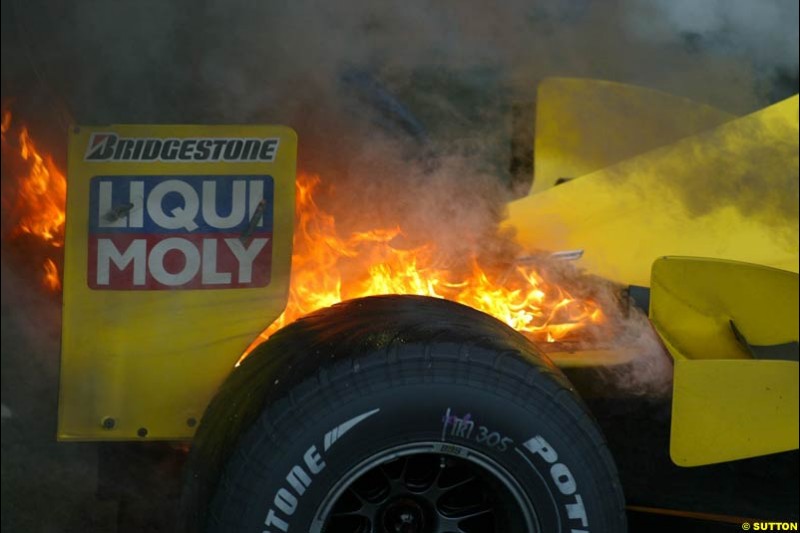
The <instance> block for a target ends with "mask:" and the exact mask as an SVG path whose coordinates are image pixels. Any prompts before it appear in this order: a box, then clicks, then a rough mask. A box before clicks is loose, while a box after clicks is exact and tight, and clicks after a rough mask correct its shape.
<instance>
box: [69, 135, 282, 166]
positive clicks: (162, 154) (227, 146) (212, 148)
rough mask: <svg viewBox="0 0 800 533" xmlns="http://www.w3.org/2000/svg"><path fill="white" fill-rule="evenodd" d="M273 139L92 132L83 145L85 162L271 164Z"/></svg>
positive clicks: (274, 150)
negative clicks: (258, 162) (263, 162)
mask: <svg viewBox="0 0 800 533" xmlns="http://www.w3.org/2000/svg"><path fill="white" fill-rule="evenodd" d="M279 141H280V139H278V138H277V137H274V138H267V139H257V138H242V137H233V138H228V137H191V138H189V137H184V138H180V139H178V138H160V137H120V136H119V135H117V134H116V133H92V135H91V137H89V144H88V145H87V146H86V153H85V155H84V160H86V161H98V162H101V161H119V162H130V161H137V162H144V163H147V162H175V163H197V162H203V163H207V162H217V161H224V162H229V163H230V162H234V163H235V162H247V161H266V162H273V161H275V157H276V155H277V154H278V144H279Z"/></svg>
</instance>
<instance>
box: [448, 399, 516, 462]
mask: <svg viewBox="0 0 800 533" xmlns="http://www.w3.org/2000/svg"><path fill="white" fill-rule="evenodd" d="M447 438H461V439H466V440H469V441H474V442H475V443H477V444H480V445H482V446H486V447H487V448H492V449H496V450H497V451H500V452H504V451H506V450H508V446H509V445H510V444H514V440H513V439H512V438H511V437H506V436H505V435H502V434H501V433H499V432H497V431H492V430H490V429H489V428H488V427H486V426H482V425H480V424H477V423H476V422H475V420H473V418H472V413H467V414H465V415H463V416H458V415H456V414H455V413H454V412H453V410H452V409H450V408H449V407H448V408H447V410H446V411H445V413H444V415H443V416H442V441H444V440H446V439H447Z"/></svg>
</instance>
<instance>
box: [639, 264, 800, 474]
mask: <svg viewBox="0 0 800 533" xmlns="http://www.w3.org/2000/svg"><path fill="white" fill-rule="evenodd" d="M650 318H651V320H652V322H653V324H654V326H655V327H656V329H657V331H658V332H659V334H660V335H661V338H662V339H663V341H664V343H665V345H666V346H667V348H668V350H669V352H670V354H672V356H673V359H674V361H675V375H674V385H673V399H672V402H673V406H672V431H671V441H670V455H671V456H672V459H673V461H674V462H675V463H676V464H678V465H681V466H696V465H704V464H711V463H718V462H722V461H730V460H734V459H742V458H746V457H755V456H759V455H765V454H769V453H776V452H782V451H786V450H793V449H796V448H797V447H798V431H799V430H800V428H799V427H798V417H799V413H798V400H799V398H798V375H799V374H798V363H797V360H796V359H795V360H794V361H788V360H764V359H753V357H752V355H751V354H750V353H749V351H748V349H747V347H746V345H745V344H743V342H742V341H741V340H737V337H736V335H735V334H734V331H733V327H734V325H735V327H736V328H737V329H738V330H739V331H740V332H741V334H742V336H743V338H744V339H746V341H747V343H749V344H752V345H758V346H773V345H782V344H787V343H795V344H794V348H793V349H794V355H795V358H796V357H797V355H796V350H797V344H796V343H797V341H798V276H797V274H796V273H794V272H787V271H784V270H777V269H773V268H768V267H763V266H758V265H751V264H746V263H737V262H732V261H720V260H712V259H698V258H674V257H669V258H662V259H659V260H657V261H656V262H655V263H654V264H653V275H652V284H651V305H650ZM732 324H733V325H732Z"/></svg>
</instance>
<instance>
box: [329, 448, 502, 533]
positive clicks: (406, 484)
mask: <svg viewBox="0 0 800 533" xmlns="http://www.w3.org/2000/svg"><path fill="white" fill-rule="evenodd" d="M497 487H498V485H497V482H496V481H495V480H493V479H492V478H491V476H489V475H488V473H487V472H485V471H481V469H480V468H479V467H477V466H475V465H472V464H471V463H469V462H468V461H467V460H465V459H462V458H458V457H452V456H441V455H434V454H425V453H419V454H413V455H408V456H404V457H400V458H395V459H392V460H390V461H387V462H385V463H382V464H378V465H376V466H375V467H374V468H372V469H371V470H368V471H367V472H365V473H364V474H362V475H361V476H360V477H359V478H357V479H356V480H355V481H354V482H352V483H351V484H350V486H349V487H348V488H347V490H346V491H345V493H344V494H343V495H342V496H341V497H340V498H339V500H338V501H337V502H336V505H335V506H334V508H333V510H332V513H331V515H330V518H329V519H328V522H327V527H326V530H325V531H326V532H332V531H352V532H353V533H371V532H373V531H375V532H377V531H389V532H395V531H396V532H411V533H476V532H480V533H502V532H504V531H507V530H508V517H507V516H506V514H505V513H503V512H498V509H500V508H507V507H508V502H507V501H504V500H503V494H502V490H498V489H497ZM359 520H360V521H359ZM346 521H349V522H346ZM345 522H346V523H347V524H348V525H346V526H345V525H343V524H345Z"/></svg>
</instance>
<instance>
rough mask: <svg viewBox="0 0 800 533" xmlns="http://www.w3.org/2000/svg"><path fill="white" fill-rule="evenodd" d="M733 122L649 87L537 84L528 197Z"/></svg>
mask: <svg viewBox="0 0 800 533" xmlns="http://www.w3.org/2000/svg"><path fill="white" fill-rule="evenodd" d="M734 118H736V117H735V116H734V115H731V114H730V113H726V112H724V111H720V110H718V109H715V108H713V107H711V106H708V105H705V104H700V103H697V102H693V101H691V100H688V99H686V98H681V97H678V96H673V95H671V94H667V93H663V92H661V91H656V90H653V89H647V88H644V87H637V86H635V85H627V84H623V83H616V82H610V81H602V80H593V79H583V78H548V79H546V80H544V81H543V82H542V83H540V84H539V88H538V91H537V96H536V124H535V140H534V147H533V158H534V159H533V160H534V172H533V175H534V180H533V188H532V189H531V192H532V193H538V192H541V191H544V190H546V189H549V188H551V187H553V186H555V185H556V184H558V183H561V182H565V181H569V180H572V179H575V178H577V177H579V176H583V175H585V174H589V173H590V172H594V171H596V170H600V169H602V168H605V167H607V166H610V165H613V164H615V163H618V162H620V161H623V160H625V159H628V158H629V157H634V156H636V155H639V154H642V153H644V152H647V151H649V150H652V149H654V148H658V147H659V146H663V145H665V144H671V143H673V142H675V141H677V140H679V139H681V138H683V137H688V136H689V135H693V134H695V133H699V132H701V131H704V130H707V129H711V128H714V127H716V126H719V125H720V124H723V123H725V122H728V121H730V120H733V119H734Z"/></svg>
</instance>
